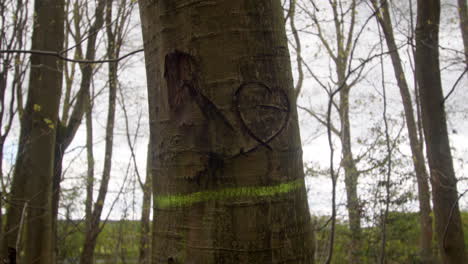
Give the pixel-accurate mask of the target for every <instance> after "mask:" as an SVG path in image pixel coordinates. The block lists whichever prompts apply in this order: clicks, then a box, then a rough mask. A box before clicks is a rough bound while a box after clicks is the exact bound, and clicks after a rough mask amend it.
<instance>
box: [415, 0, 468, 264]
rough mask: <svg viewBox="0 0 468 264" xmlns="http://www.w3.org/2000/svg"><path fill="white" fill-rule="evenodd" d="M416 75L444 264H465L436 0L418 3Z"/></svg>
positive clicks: (421, 0)
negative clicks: (440, 64)
mask: <svg viewBox="0 0 468 264" xmlns="http://www.w3.org/2000/svg"><path fill="white" fill-rule="evenodd" d="M417 13H418V18H417V26H416V74H417V79H418V84H419V87H420V89H421V90H420V96H421V98H420V100H421V107H422V121H423V127H424V136H425V141H426V148H427V157H428V160H429V168H430V174H431V183H432V193H433V203H434V216H435V227H436V234H437V240H438V244H439V250H440V255H441V258H442V261H443V263H447V264H452V263H453V264H455V263H457V264H458V263H467V261H468V260H467V258H466V253H465V242H464V239H463V227H462V225H461V218H460V211H459V208H458V197H457V196H458V193H457V179H456V177H455V172H454V168H453V161H452V155H451V151H450V144H449V138H448V133H447V123H446V118H445V108H444V103H443V98H444V96H443V92H442V83H441V77H440V68H439V50H438V48H439V21H440V1H439V0H418V12H417Z"/></svg>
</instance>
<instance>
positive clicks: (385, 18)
mask: <svg viewBox="0 0 468 264" xmlns="http://www.w3.org/2000/svg"><path fill="white" fill-rule="evenodd" d="M371 3H372V6H373V9H374V11H376V12H378V15H377V16H376V17H377V20H378V22H379V25H380V27H381V28H382V31H383V33H384V35H385V41H386V43H387V47H388V49H389V51H390V58H391V60H392V65H393V71H394V74H395V79H396V80H397V84H398V87H399V89H400V95H401V99H402V102H403V108H404V112H405V121H406V128H407V131H408V136H409V141H410V147H411V153H412V160H413V165H414V171H415V173H416V180H417V183H418V200H419V210H420V224H421V237H420V243H421V244H420V245H421V260H422V262H423V263H432V262H433V255H432V234H433V233H432V217H431V203H430V199H431V195H430V191H429V183H428V175H427V170H426V165H425V164H426V163H425V159H424V155H423V150H422V148H421V142H422V139H420V138H419V137H418V128H417V124H416V121H415V118H414V110H413V101H412V100H411V93H410V89H409V86H408V83H407V81H406V75H405V71H404V70H403V65H402V62H401V59H400V55H399V51H398V45H397V44H396V41H395V36H394V33H393V25H392V20H391V17H390V11H389V5H388V2H387V1H386V0H379V1H377V0H373V1H371Z"/></svg>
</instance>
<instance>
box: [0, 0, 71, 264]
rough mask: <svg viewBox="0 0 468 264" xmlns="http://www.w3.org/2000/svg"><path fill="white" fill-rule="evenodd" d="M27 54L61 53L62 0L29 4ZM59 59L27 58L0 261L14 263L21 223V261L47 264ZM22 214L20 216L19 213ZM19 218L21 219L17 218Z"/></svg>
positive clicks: (50, 252)
mask: <svg viewBox="0 0 468 264" xmlns="http://www.w3.org/2000/svg"><path fill="white" fill-rule="evenodd" d="M34 10H35V12H34V14H35V19H34V31H33V36H32V49H33V50H47V51H61V50H62V49H63V41H64V27H63V24H64V3H63V1H41V0H37V1H35V5H34ZM61 69H62V66H61V61H59V60H57V58H55V57H48V56H40V55H34V54H33V55H31V70H30V78H29V91H28V99H27V103H26V109H25V112H24V116H23V119H22V124H21V133H20V141H19V148H18V154H17V155H18V156H17V160H16V165H15V171H14V176H13V183H12V186H11V192H10V194H11V195H10V201H11V203H10V206H9V208H8V209H7V220H6V234H5V235H6V237H5V243H4V244H5V245H4V246H3V252H2V259H8V256H7V255H10V258H9V261H10V263H14V261H15V255H19V252H17V239H18V236H19V235H20V234H19V232H18V231H19V230H20V229H21V226H19V223H21V222H23V223H24V225H25V228H24V229H25V230H26V232H25V236H26V238H25V250H24V260H23V261H22V262H23V263H44V264H45V263H48V264H50V263H53V261H54V260H53V243H52V240H53V233H52V213H51V197H52V175H53V162H54V144H55V135H56V132H55V129H56V128H57V118H58V107H59V102H60V95H61V87H62V72H61ZM24 208H26V210H24V212H26V214H23V209H24ZM22 218H24V219H23V220H24V221H21V219H22Z"/></svg>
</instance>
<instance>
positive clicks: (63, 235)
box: [57, 220, 140, 264]
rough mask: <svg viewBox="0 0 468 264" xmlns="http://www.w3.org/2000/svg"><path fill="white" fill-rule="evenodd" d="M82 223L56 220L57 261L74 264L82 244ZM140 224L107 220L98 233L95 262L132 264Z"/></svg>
mask: <svg viewBox="0 0 468 264" xmlns="http://www.w3.org/2000/svg"><path fill="white" fill-rule="evenodd" d="M84 230H85V228H84V222H81V221H80V222H78V221H60V222H59V224H58V232H59V235H58V236H59V243H58V244H57V247H58V250H59V254H58V259H59V261H60V262H62V263H78V262H77V261H78V260H79V258H80V254H81V252H82V246H83V241H84V237H85V235H84ZM139 234H140V222H138V221H130V220H122V221H108V222H107V223H106V224H105V226H104V229H103V230H102V232H101V233H100V234H99V237H98V240H97V245H96V251H95V258H96V259H97V260H100V261H101V262H99V263H104V264H106V263H109V264H110V263H112V264H118V263H136V260H137V259H138V245H139Z"/></svg>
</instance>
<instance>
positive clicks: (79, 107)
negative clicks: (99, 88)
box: [52, 0, 105, 235]
mask: <svg viewBox="0 0 468 264" xmlns="http://www.w3.org/2000/svg"><path fill="white" fill-rule="evenodd" d="M104 3H105V0H99V1H98V5H97V7H96V11H95V14H94V17H95V20H94V23H93V25H92V26H91V28H90V31H89V32H91V33H92V34H90V35H89V39H88V43H87V48H86V57H85V59H86V60H94V59H95V57H96V41H97V35H98V34H97V33H96V34H94V33H95V32H96V31H98V30H99V29H100V28H101V27H102V25H103V24H104V18H103V13H104V6H105V4H104ZM77 41H81V40H77ZM80 69H81V75H82V77H81V83H80V89H79V91H78V95H77V98H78V99H77V102H76V104H75V107H74V109H73V112H72V114H71V116H70V121H69V122H68V124H67V125H66V126H63V125H62V124H59V127H57V137H56V139H57V140H56V143H55V161H54V180H53V197H52V213H53V215H52V216H53V232H54V234H55V235H56V234H57V224H56V221H57V217H58V215H57V214H58V209H59V202H60V183H61V181H62V161H63V156H64V155H65V151H66V149H67V148H68V146H69V145H70V143H71V142H72V140H73V138H74V137H75V134H76V132H77V130H78V128H79V126H80V125H81V120H82V118H83V115H84V112H85V107H86V105H87V103H86V101H87V100H89V90H90V86H91V80H92V77H93V65H92V64H89V63H87V64H84V65H82V66H81V67H80Z"/></svg>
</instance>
